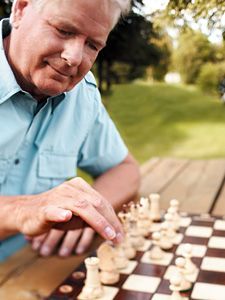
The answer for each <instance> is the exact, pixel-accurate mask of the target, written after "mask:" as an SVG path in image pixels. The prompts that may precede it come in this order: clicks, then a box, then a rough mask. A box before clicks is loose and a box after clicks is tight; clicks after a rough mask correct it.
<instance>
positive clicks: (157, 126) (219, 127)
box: [104, 83, 225, 163]
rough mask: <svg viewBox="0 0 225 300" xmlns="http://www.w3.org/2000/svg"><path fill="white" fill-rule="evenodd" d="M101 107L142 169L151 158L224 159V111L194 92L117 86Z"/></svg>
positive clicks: (170, 87)
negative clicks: (105, 110)
mask: <svg viewBox="0 0 225 300" xmlns="http://www.w3.org/2000/svg"><path fill="white" fill-rule="evenodd" d="M104 102H105V104H106V107H107V110H108V112H109V113H110V115H111V117H112V119H113V120H114V122H115V123H116V125H117V127H118V128H119V130H120V132H121V134H122V136H123V138H124V139H125V141H126V143H127V145H128V147H129V149H130V151H131V152H132V153H133V154H134V156H135V157H136V158H137V159H138V161H139V162H141V163H142V162H144V161H146V160H148V159H149V158H151V157H153V156H160V157H163V156H170V157H183V158H218V157H225V106H223V105H222V104H221V102H220V101H219V99H218V98H216V97H213V96H209V95H205V94H203V93H202V92H201V91H199V90H198V89H197V88H195V87H189V86H173V85H167V84H163V83H157V84H152V85H151V84H146V83H133V84H126V85H125V84H124V85H116V86H114V87H113V93H112V95H110V96H108V97H104Z"/></svg>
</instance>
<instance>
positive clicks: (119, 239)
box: [116, 232, 124, 243]
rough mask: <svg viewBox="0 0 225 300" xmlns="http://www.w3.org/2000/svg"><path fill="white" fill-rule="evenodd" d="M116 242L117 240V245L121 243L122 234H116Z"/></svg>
mask: <svg viewBox="0 0 225 300" xmlns="http://www.w3.org/2000/svg"><path fill="white" fill-rule="evenodd" d="M116 240H117V242H118V243H122V242H123V240H124V236H123V235H122V233H120V232H119V233H117V235H116Z"/></svg>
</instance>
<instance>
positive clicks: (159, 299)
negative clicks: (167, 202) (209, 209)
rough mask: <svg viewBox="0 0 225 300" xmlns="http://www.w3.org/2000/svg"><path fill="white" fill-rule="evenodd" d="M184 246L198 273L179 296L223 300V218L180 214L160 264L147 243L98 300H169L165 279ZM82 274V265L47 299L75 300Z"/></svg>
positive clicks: (224, 251)
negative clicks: (176, 232)
mask: <svg viewBox="0 0 225 300" xmlns="http://www.w3.org/2000/svg"><path fill="white" fill-rule="evenodd" d="M154 226H156V227H157V226H159V224H155V225H154ZM156 229H157V228H156ZM185 243H191V244H192V245H193V258H192V261H193V262H194V263H195V264H196V265H197V266H198V268H199V272H198V274H196V276H195V277H196V278H194V284H193V288H192V289H191V290H190V291H188V292H187V293H183V294H182V295H183V297H184V300H185V299H190V300H225V219H222V218H216V217H211V216H209V215H204V216H196V215H195V216H189V215H187V214H184V213H183V214H182V218H181V228H180V232H179V235H178V237H177V241H176V245H175V246H174V247H173V249H172V250H170V251H167V254H166V256H165V259H163V261H160V264H159V263H158V264H157V263H156V262H155V261H154V262H152V261H151V260H150V259H149V255H148V250H149V249H151V246H152V245H151V240H150V239H149V240H147V241H146V243H145V245H144V247H142V249H138V252H137V255H136V257H135V258H134V259H133V260H131V261H130V263H129V266H128V267H127V268H126V269H124V270H122V271H121V276H120V281H119V283H117V284H116V285H113V286H104V290H105V294H104V297H102V298H100V300H150V299H151V300H169V299H170V294H171V292H170V290H169V280H168V278H170V274H171V272H172V270H173V268H174V261H175V259H176V258H177V257H178V256H180V255H181V253H182V247H183V245H184V244H185ZM84 272H85V267H84V264H82V265H81V266H79V268H77V269H76V270H74V272H73V273H72V274H70V276H69V277H68V278H66V280H65V281H64V282H63V283H62V284H61V285H60V286H58V288H57V289H56V290H55V291H54V292H53V293H52V294H51V295H50V296H49V297H48V298H47V299H49V300H69V299H77V297H78V295H79V294H80V292H81V289H82V286H83V284H84V280H85V273H84Z"/></svg>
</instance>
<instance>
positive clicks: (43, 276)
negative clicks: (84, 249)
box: [0, 237, 102, 300]
mask: <svg viewBox="0 0 225 300" xmlns="http://www.w3.org/2000/svg"><path fill="white" fill-rule="evenodd" d="M101 241H102V240H101V239H100V238H99V237H97V238H96V239H95V241H94V243H93V244H92V247H91V249H90V250H89V253H91V252H93V250H95V249H96V248H97V246H98V245H99V243H100V242H101ZM87 256H88V253H85V254H84V255H79V256H76V255H74V256H71V257H69V258H59V257H58V256H56V255H55V256H51V257H48V258H41V257H39V256H37V255H36V254H35V253H34V251H32V250H31V248H30V246H26V247H25V248H23V249H22V250H20V251H19V252H18V253H17V254H16V255H13V256H12V257H11V258H10V259H8V260H7V261H6V262H4V263H3V264H2V265H1V266H0V270H1V272H0V273H1V274H3V273H4V274H5V278H6V279H7V281H5V282H3V284H2V285H0V299H2V300H3V299H4V300H39V299H44V298H45V297H46V296H48V295H49V294H50V293H51V292H52V291H53V290H54V289H55V288H56V287H57V286H58V285H59V284H60V283H61V282H62V281H63V280H64V278H65V277H67V276H68V274H70V273H71V272H72V271H73V270H74V269H75V268H76V267H77V266H78V265H79V264H80V263H81V262H82V261H84V259H85V257H87ZM21 258H22V261H21V260H20V259H21ZM31 258H33V259H31ZM31 260H32V263H29V262H30V261H31ZM18 266H19V267H18ZM13 271H14V272H13ZM8 274H9V275H10V277H8V276H7V275H8Z"/></svg>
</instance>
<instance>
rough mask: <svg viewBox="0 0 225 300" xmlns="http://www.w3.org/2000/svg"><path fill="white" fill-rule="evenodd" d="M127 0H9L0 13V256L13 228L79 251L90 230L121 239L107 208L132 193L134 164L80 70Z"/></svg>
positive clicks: (45, 243)
mask: <svg viewBox="0 0 225 300" xmlns="http://www.w3.org/2000/svg"><path fill="white" fill-rule="evenodd" d="M129 5H130V4H129V0H92V1H90V0H16V1H15V2H14V5H13V9H12V14H11V17H10V23H9V21H8V20H7V19H4V20H2V21H1V23H0V28H1V30H0V32H1V39H0V43H1V46H0V47H1V51H0V65H1V68H0V78H1V80H0V126H1V134H0V136H1V137H0V219H1V224H0V239H1V242H0V260H3V259H5V258H6V257H7V256H9V255H10V254H11V253H12V252H13V251H15V250H16V249H18V248H19V247H20V246H21V245H22V244H23V243H24V239H23V235H25V236H27V237H28V238H29V239H30V240H31V243H32V247H33V249H35V250H38V251H39V252H40V254H42V255H45V256H47V255H50V254H51V253H52V252H53V250H55V249H56V247H57V246H58V245H60V246H59V248H58V249H59V250H58V253H59V255H61V256H68V255H69V254H71V253H72V252H73V251H75V252H77V253H81V252H83V251H84V250H85V249H86V248H87V247H88V245H89V244H90V242H91V240H92V238H93V235H94V230H95V231H97V232H98V233H99V234H100V235H101V236H102V237H103V238H105V239H109V240H112V241H114V242H120V241H121V240H122V239H123V232H122V229H121V225H120V223H119V221H118V219H117V216H116V214H115V212H114V209H117V208H118V207H120V206H121V204H122V203H124V202H126V201H127V200H128V199H129V198H130V197H132V196H133V195H134V194H135V193H136V192H137V189H138V185H139V172H138V166H137V163H136V162H135V160H134V159H133V158H132V156H131V154H129V152H128V150H127V148H126V146H125V145H124V143H123V141H122V139H121V137H120V135H119V133H118V131H117V130H116V128H115V126H114V124H113V122H112V121H111V119H110V118H109V116H108V114H107V113H106V111H105V109H104V107H103V105H102V103H101V100H100V95H99V92H98V89H97V87H96V82H95V79H94V77H93V75H92V74H91V73H90V72H89V71H90V69H91V67H92V65H93V63H94V61H95V59H96V57H97V55H98V53H99V51H100V50H101V49H102V48H103V47H104V46H105V44H106V40H107V37H108V35H109V33H110V31H111V30H112V28H113V27H114V26H115V24H116V23H117V21H118V19H119V18H120V16H121V14H123V13H125V12H126V11H127V10H128V9H129ZM77 167H79V168H81V169H83V170H85V171H86V172H88V173H89V174H91V175H92V176H93V178H94V179H95V180H94V184H93V186H92V187H91V186H90V185H89V184H88V183H86V182H85V181H84V180H83V179H81V178H78V177H76V168H77ZM72 177H74V178H73V179H70V180H68V179H69V178H72ZM113 208H114V209H113ZM87 225H89V226H90V227H88V226H87Z"/></svg>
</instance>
